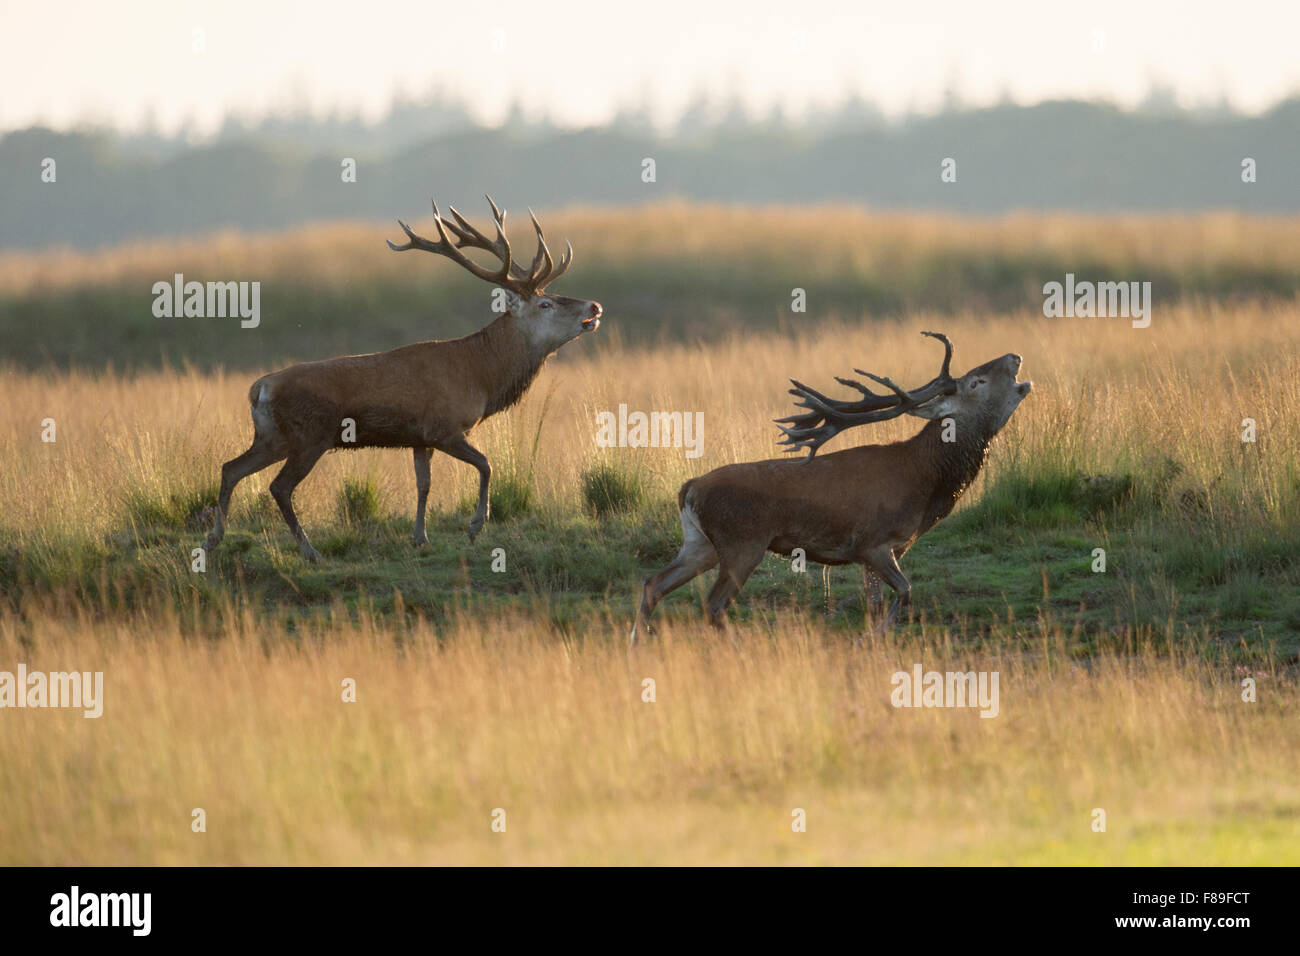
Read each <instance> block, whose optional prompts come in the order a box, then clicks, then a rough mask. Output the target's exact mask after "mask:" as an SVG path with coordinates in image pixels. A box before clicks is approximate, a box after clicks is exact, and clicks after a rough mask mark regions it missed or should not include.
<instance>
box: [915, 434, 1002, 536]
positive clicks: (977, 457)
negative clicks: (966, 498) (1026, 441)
mask: <svg viewBox="0 0 1300 956" xmlns="http://www.w3.org/2000/svg"><path fill="white" fill-rule="evenodd" d="M915 440H916V441H917V442H919V443H920V444H921V446H922V448H924V450H925V459H924V460H925V461H927V462H928V463H929V465H930V469H931V474H932V475H933V478H934V491H933V493H932V494H931V495H930V501H929V504H927V505H926V509H925V518H924V520H923V522H922V526H923V527H927V528H928V527H930V526H932V525H934V524H935V523H936V522H938V521H940V520H941V519H943V518H945V517H947V515H948V513H949V512H951V511H952V509H953V507H954V506H956V504H957V499H958V498H960V497H961V496H962V493H963V492H964V491H965V490H966V489H967V488H968V487H970V483H971V482H972V481H974V480H975V476H976V475H978V474H979V471H980V468H981V467H983V465H984V457H985V456H986V455H987V454H988V450H989V442H990V441H992V440H993V436H992V435H990V434H987V432H986V430H985V429H984V428H982V427H976V428H971V427H969V426H967V427H965V428H962V427H960V426H959V427H958V428H957V430H956V441H951V442H945V441H944V440H943V422H942V421H941V420H938V419H936V420H934V421H931V422H930V423H929V424H928V425H926V426H925V428H923V429H921V432H920V434H918V435H917V436H916V439H915Z"/></svg>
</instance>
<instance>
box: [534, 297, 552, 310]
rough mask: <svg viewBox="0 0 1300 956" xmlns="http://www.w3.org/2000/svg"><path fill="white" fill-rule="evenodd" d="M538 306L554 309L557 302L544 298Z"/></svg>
mask: <svg viewBox="0 0 1300 956" xmlns="http://www.w3.org/2000/svg"><path fill="white" fill-rule="evenodd" d="M537 307H538V308H539V309H553V308H555V303H553V302H551V301H550V300H549V299H543V300H542V301H541V302H539V303H537Z"/></svg>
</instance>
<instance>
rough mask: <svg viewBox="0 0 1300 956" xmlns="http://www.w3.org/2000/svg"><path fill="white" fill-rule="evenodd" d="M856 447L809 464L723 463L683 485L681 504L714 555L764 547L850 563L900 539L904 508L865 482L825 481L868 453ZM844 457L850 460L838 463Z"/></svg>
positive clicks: (787, 461) (781, 461)
mask: <svg viewBox="0 0 1300 956" xmlns="http://www.w3.org/2000/svg"><path fill="white" fill-rule="evenodd" d="M868 453H869V449H868V448H853V449H847V450H846V451H843V452H837V453H835V454H834V455H826V456H819V457H817V458H814V459H812V460H811V461H793V460H790V459H771V460H767V461H756V462H744V463H739V464H734V465H724V466H722V467H721V468H715V469H714V470H713V471H711V472H709V473H707V474H705V475H701V476H700V477H699V478H692V479H691V480H690V481H688V482H686V483H685V484H684V485H682V488H681V491H680V492H679V494H678V506H679V507H681V508H685V507H687V506H690V507H691V509H692V510H693V511H694V512H695V514H696V515H697V516H698V518H699V522H700V527H701V528H702V530H703V531H704V534H705V535H706V536H707V537H708V538H709V540H710V542H712V544H713V546H714V547H715V548H717V549H718V550H719V552H723V553H725V552H727V551H730V550H734V549H738V548H753V547H756V546H761V547H762V548H763V549H764V550H768V551H773V552H775V553H777V554H783V555H789V554H791V553H792V552H793V551H794V549H795V548H801V549H803V552H804V554H805V556H807V557H808V558H810V559H812V560H814V561H818V562H821V563H823V564H849V563H854V562H857V561H860V560H861V556H862V554H863V552H864V551H865V550H866V549H868V548H870V547H873V546H874V545H876V544H878V543H879V540H878V539H881V538H883V539H887V540H890V539H897V540H903V539H906V538H908V537H909V536H910V531H911V529H909V528H906V527H903V525H904V524H906V522H901V523H900V522H899V521H898V520H896V519H897V518H899V517H901V516H903V515H905V514H906V513H907V509H906V508H903V507H901V506H900V502H898V501H896V500H894V498H895V497H896V496H893V495H890V494H888V493H878V492H876V491H875V490H874V489H872V488H871V487H870V485H869V484H865V483H863V484H862V487H860V488H859V487H857V486H858V484H859V483H858V482H853V483H852V487H851V488H848V489H846V487H845V486H844V483H843V481H842V479H841V481H840V482H838V483H837V484H836V485H832V484H831V483H830V481H831V478H832V475H833V474H834V473H835V472H841V474H842V471H841V468H842V466H843V465H844V464H847V463H850V462H851V460H852V459H856V458H861V457H862V456H863V455H864V454H868ZM841 456H848V458H849V459H850V461H849V462H846V461H843V460H841V461H838V462H837V461H836V459H837V458H840V457H841Z"/></svg>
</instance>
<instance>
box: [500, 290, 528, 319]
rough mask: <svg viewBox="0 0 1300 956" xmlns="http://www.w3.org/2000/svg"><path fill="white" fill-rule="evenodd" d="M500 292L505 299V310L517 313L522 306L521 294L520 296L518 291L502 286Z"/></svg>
mask: <svg viewBox="0 0 1300 956" xmlns="http://www.w3.org/2000/svg"><path fill="white" fill-rule="evenodd" d="M501 293H502V294H503V295H504V296H505V299H506V311H508V312H513V313H515V315H518V314H519V312H520V310H521V309H523V307H524V298H523V296H521V295H520V294H519V293H518V292H515V291H513V290H511V289H506V288H502V289H501Z"/></svg>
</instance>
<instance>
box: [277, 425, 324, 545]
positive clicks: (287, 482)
mask: <svg viewBox="0 0 1300 956" xmlns="http://www.w3.org/2000/svg"><path fill="white" fill-rule="evenodd" d="M328 448H329V446H328V445H323V446H320V447H317V448H313V449H310V450H308V451H298V450H295V451H293V452H290V453H289V460H288V461H287V462H285V464H284V467H283V468H281V469H280V473H279V474H278V475H276V476H275V480H274V481H272V482H271V497H272V498H274V499H275V503H276V504H277V505H279V506H280V514H282V515H284V521H285V524H287V525H288V526H289V530H290V531H291V532H293V536H294V537H295V538H297V539H298V550H299V551H301V552H302V556H303V557H304V558H306V559H307V560H308V561H313V562H314V561H319V560H320V554H319V552H317V550H316V549H315V548H313V547H312V546H311V542H310V541H308V540H307V532H305V531H303V530H302V525H300V524H299V523H298V516H297V515H296V514H294V513H293V490H294V489H295V488H297V487H298V484H299V482H301V481H302V480H303V479H304V478H306V477H307V475H308V474H310V472H311V470H312V469H313V468H314V467H316V462H318V461H320V456H321V455H323V454H325V452H326V451H327V450H328Z"/></svg>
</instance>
